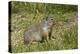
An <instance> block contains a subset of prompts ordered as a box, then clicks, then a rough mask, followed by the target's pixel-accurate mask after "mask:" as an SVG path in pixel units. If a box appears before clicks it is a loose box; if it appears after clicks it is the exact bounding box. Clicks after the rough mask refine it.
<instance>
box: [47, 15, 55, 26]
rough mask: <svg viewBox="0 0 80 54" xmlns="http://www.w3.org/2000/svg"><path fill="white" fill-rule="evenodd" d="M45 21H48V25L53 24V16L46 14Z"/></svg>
mask: <svg viewBox="0 0 80 54" xmlns="http://www.w3.org/2000/svg"><path fill="white" fill-rule="evenodd" d="M46 21H47V22H48V25H50V26H51V25H53V21H54V18H53V17H51V16H48V17H47V18H46Z"/></svg>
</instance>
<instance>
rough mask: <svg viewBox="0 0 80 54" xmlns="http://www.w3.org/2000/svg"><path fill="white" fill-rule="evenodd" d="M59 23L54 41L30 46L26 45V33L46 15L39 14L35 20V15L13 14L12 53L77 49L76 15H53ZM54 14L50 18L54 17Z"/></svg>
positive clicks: (55, 30) (53, 33)
mask: <svg viewBox="0 0 80 54" xmlns="http://www.w3.org/2000/svg"><path fill="white" fill-rule="evenodd" d="M53 15H54V16H55V17H56V18H55V20H56V19H58V20H57V23H56V24H55V25H54V26H53V31H52V36H53V37H54V39H53V40H49V41H48V42H43V43H35V44H32V45H30V46H27V45H25V44H24V39H23V37H24V31H25V30H26V29H27V28H28V27H29V26H30V25H31V24H34V23H35V22H38V21H40V20H41V19H42V18H43V17H44V16H45V15H44V14H39V15H38V16H36V17H35V18H34V19H33V17H34V14H26V13H19V14H12V21H11V22H12V24H11V26H12V27H11V29H12V32H11V44H12V52H28V51H43V50H45V51H47V50H65V49H76V48H78V46H77V20H76V19H77V18H76V17H75V15H74V13H65V14H64V15H65V16H64V15H58V14H53ZM53 15H52V14H51V15H50V16H53ZM60 17H64V18H65V19H64V18H63V19H62V18H60Z"/></svg>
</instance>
